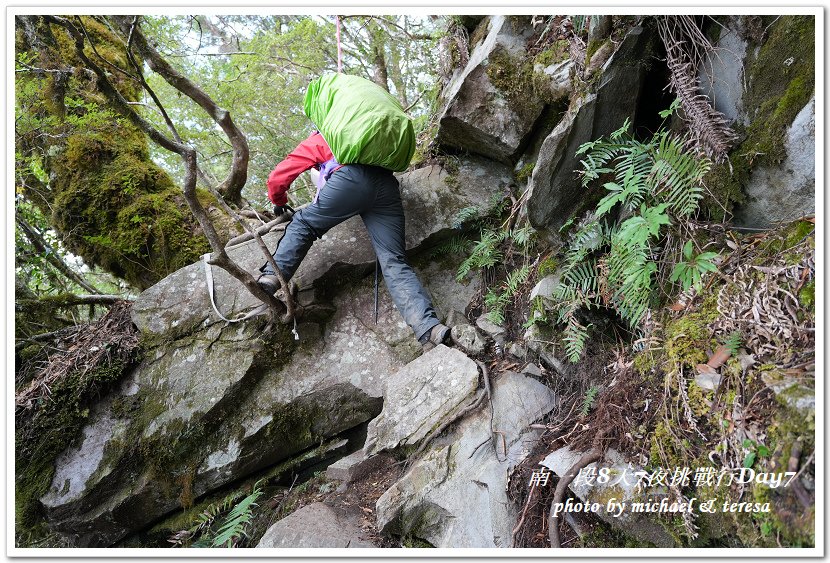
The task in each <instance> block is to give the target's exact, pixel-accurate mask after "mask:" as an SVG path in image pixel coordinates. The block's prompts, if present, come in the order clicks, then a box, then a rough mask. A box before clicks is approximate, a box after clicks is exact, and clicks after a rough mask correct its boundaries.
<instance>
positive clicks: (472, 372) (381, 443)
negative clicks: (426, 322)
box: [364, 344, 478, 456]
mask: <svg viewBox="0 0 830 563" xmlns="http://www.w3.org/2000/svg"><path fill="white" fill-rule="evenodd" d="M477 387H478V367H477V366H476V364H475V362H473V361H472V360H471V359H470V358H468V357H467V356H465V355H464V354H463V353H461V352H459V351H458V350H455V349H452V348H448V347H446V346H444V345H443V344H439V345H438V346H436V347H435V348H434V349H432V350H430V351H429V352H427V353H426V354H424V355H422V356H421V357H419V358H417V359H415V360H414V361H412V362H410V363H409V364H407V365H406V366H405V367H404V368H402V369H400V370H399V371H398V372H397V373H395V374H394V375H392V376H390V377H388V378H387V379H386V389H385V391H384V394H383V395H384V399H385V400H384V405H383V411H382V412H381V413H380V415H379V416H378V417H377V418H374V419H372V421H371V422H370V423H369V428H368V431H367V437H366V445H365V446H364V451H365V452H366V454H367V456H368V455H372V454H375V453H377V452H380V451H383V450H391V449H394V448H396V447H397V446H399V445H404V446H414V445H416V444H418V443H419V442H420V441H421V440H422V439H424V438H425V437H426V436H427V435H428V434H429V433H430V432H431V431H432V429H433V428H435V427H436V426H437V425H438V424H440V423H441V422H442V421H443V420H444V419H445V418H446V417H447V416H448V415H450V414H451V413H452V412H453V411H454V410H455V409H456V408H457V407H458V406H459V405H460V404H462V403H463V402H464V401H465V400H466V399H467V398H468V397H469V396H470V395H472V393H473V392H474V391H475V389H476V388H477Z"/></svg>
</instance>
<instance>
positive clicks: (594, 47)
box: [585, 39, 609, 64]
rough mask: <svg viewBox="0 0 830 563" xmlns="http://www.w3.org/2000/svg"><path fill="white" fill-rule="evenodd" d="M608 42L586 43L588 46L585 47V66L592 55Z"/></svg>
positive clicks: (593, 40)
mask: <svg viewBox="0 0 830 563" xmlns="http://www.w3.org/2000/svg"><path fill="white" fill-rule="evenodd" d="M608 41H609V40H608V39H592V40H591V41H588V45H587V46H586V47H585V64H588V63H589V62H590V61H591V57H593V56H594V53H596V52H597V51H599V50H600V48H601V47H602V46H603V45H605V44H606V43H607V42H608Z"/></svg>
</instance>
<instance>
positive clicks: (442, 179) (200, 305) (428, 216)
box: [132, 157, 513, 337]
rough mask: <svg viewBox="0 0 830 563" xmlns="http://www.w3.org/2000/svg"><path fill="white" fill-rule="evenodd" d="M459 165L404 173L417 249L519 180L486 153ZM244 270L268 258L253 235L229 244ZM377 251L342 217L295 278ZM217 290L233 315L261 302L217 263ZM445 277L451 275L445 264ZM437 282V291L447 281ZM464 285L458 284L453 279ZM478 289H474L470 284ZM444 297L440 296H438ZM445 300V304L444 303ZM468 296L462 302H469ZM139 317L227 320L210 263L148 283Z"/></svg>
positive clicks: (367, 258) (326, 274)
mask: <svg viewBox="0 0 830 563" xmlns="http://www.w3.org/2000/svg"><path fill="white" fill-rule="evenodd" d="M457 163H458V170H457V171H455V172H453V173H449V172H448V171H447V170H445V169H444V168H441V167H440V166H437V165H433V166H427V167H424V168H419V169H417V170H414V171H412V172H406V173H404V174H402V175H400V184H401V197H402V199H403V206H404V213H405V215H406V246H407V249H409V250H412V251H417V250H418V249H420V248H422V247H427V246H431V245H434V244H436V243H437V242H439V241H440V240H442V239H443V238H446V237H448V236H450V235H451V234H452V233H453V219H454V218H455V216H456V215H457V213H458V212H459V211H460V210H461V209H463V208H465V207H470V206H478V207H482V208H486V207H487V206H489V202H490V199H491V196H492V195H493V194H494V193H503V192H504V190H505V188H506V187H507V186H508V185H510V184H511V183H512V181H513V179H512V173H511V170H510V168H508V167H507V166H503V165H500V164H497V163H493V162H489V161H486V160H483V159H480V158H474V157H473V158H464V157H462V158H459V159H458V161H457ZM281 237H282V232H272V233H269V234H268V235H265V236H264V237H263V239H264V240H265V243H266V244H267V245H268V248H269V249H273V248H274V247H275V246H276V244H277V242H278V241H279V239H280V238H281ZM228 255H229V256H230V257H231V258H232V259H233V260H235V261H236V262H237V263H238V264H239V265H240V266H241V267H242V268H243V269H246V270H248V271H250V272H253V273H254V274H255V275H258V273H257V270H258V268H259V267H260V266H261V265H262V264H263V263H264V261H265V259H264V257H263V255H262V250H261V249H260V248H259V246H258V245H257V243H256V241H249V242H247V243H243V244H241V245H238V246H236V247H233V248H232V249H231V250H229V251H228ZM374 261H375V253H374V250H373V248H372V245H371V243H370V242H369V238H368V235H367V234H366V228H365V227H364V226H363V224H362V221H361V219H360V217H357V216H356V217H352V218H351V219H349V220H347V221H345V222H343V223H341V224H340V225H338V226H336V227H335V228H333V229H331V230H330V231H329V232H328V233H326V234H325V235H324V236H323V238H322V239H321V240H318V241H316V242H315V243H314V246H312V248H311V250H310V251H309V253H308V255H307V256H306V258H305V259H304V260H303V262H302V264H300V268H299V269H298V270H297V273H296V274H295V276H294V279H293V280H292V282H294V283H296V284H297V285H298V287H299V288H300V294H301V295H302V294H303V293H304V292H306V291H307V290H308V289H309V288H310V287H311V286H322V285H325V286H327V288H328V289H330V286H332V285H336V282H338V281H340V280H342V279H343V274H344V273H346V272H349V271H351V272H353V273H355V272H356V273H368V272H370V271H372V268H373V266H374ZM212 272H213V279H214V293H215V296H216V303H217V306H218V307H219V309H220V311H221V312H222V314H223V315H224V316H225V317H227V318H233V317H234V316H236V315H237V314H238V313H240V312H243V311H249V310H251V309H253V308H254V307H256V306H259V304H260V302H259V300H257V299H256V298H255V297H254V296H253V295H251V294H250V293H249V292H248V290H247V289H245V287H244V286H243V285H242V284H241V283H240V282H238V281H237V280H236V279H234V278H233V277H231V276H230V275H229V274H228V273H226V272H225V271H224V270H221V269H219V268H216V267H213V268H212ZM444 274H445V276H448V275H449V274H448V273H447V272H446V271H444ZM442 287H444V284H441V286H440V287H438V286H436V289H437V292H438V293H440V292H441V291H442V290H441V288H442ZM453 287H457V286H453ZM470 291H472V288H470ZM445 293H446V296H442V297H443V298H444V301H446V306H447V307H451V308H458V306H459V304H460V301H461V299H459V298H458V297H452V296H453V295H454V294H453V292H452V290H447V291H446V292H445ZM321 298H322V296H320V295H317V296H315V295H313V294H312V295H308V294H306V295H304V296H303V303H305V304H309V305H310V304H313V303H315V301H313V299H317V300H318V301H319V300H320V299H321ZM437 300H438V299H437ZM442 304H444V303H442ZM464 306H466V303H464V304H463V305H461V308H462V309H463V308H464ZM132 317H133V322H135V324H136V326H138V328H139V329H140V330H141V331H143V332H145V331H146V332H150V333H153V334H165V335H166V336H168V337H170V336H172V335H173V332H174V331H175V332H177V333H179V334H188V333H190V332H193V331H194V330H195V329H197V328H199V327H203V326H206V325H209V324H211V323H216V322H221V321H220V319H219V318H218V317H217V316H216V314H215V313H214V312H213V310H212V308H211V305H210V300H209V298H208V293H207V285H206V281H205V272H204V265H203V264H202V263H197V264H191V265H189V266H185V267H184V268H182V269H180V270H178V271H176V272H174V273H173V274H171V275H169V276H167V277H166V278H164V279H163V280H161V281H160V282H159V283H157V284H156V285H154V286H152V287H150V288H148V289H147V290H146V291H144V292H143V293H142V294H141V295H139V297H138V299H136V301H135V303H134V305H133V310H132Z"/></svg>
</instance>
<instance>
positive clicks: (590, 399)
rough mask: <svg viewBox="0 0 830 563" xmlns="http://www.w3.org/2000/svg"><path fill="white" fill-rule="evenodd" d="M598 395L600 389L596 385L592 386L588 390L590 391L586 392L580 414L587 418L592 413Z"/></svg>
mask: <svg viewBox="0 0 830 563" xmlns="http://www.w3.org/2000/svg"><path fill="white" fill-rule="evenodd" d="M598 393H599V387H597V386H596V385H591V387H589V388H588V391H586V392H585V399H584V400H583V401H582V408H581V409H580V412H579V414H581V415H582V416H586V415H587V414H588V413H589V412H591V407H593V406H594V401H595V400H596V398H597V394H598Z"/></svg>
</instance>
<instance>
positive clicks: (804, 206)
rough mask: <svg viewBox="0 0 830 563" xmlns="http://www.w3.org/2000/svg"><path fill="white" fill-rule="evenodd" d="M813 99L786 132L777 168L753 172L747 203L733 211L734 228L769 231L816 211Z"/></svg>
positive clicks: (814, 113)
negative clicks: (781, 223) (778, 223)
mask: <svg viewBox="0 0 830 563" xmlns="http://www.w3.org/2000/svg"><path fill="white" fill-rule="evenodd" d="M815 127H816V109H815V97H813V98H812V99H811V100H810V102H809V103H808V104H807V105H806V106H804V108H803V109H802V110H801V111H800V112H799V113H798V115H797V116H796V117H795V119H794V120H793V122H792V125H790V127H789V129H787V135H786V138H785V140H784V148H785V149H786V151H787V157H786V158H785V159H784V162H782V163H781V164H780V165H779V166H774V167H762V168H755V169H754V170H753V171H752V175H751V176H750V178H749V183H748V184H747V187H746V193H747V199H748V201H747V202H746V203H744V204H743V205H741V206H740V207H739V208H738V209H736V211H735V219H734V221H733V222H734V224H735V225H738V226H741V227H752V228H758V229H763V228H768V227H771V226H773V225H774V224H776V223H777V222H780V221H791V220H793V219H797V218H799V217H803V216H805V215H813V214H814V213H815V210H816V193H815V190H816V163H815V146H816V131H815Z"/></svg>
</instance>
